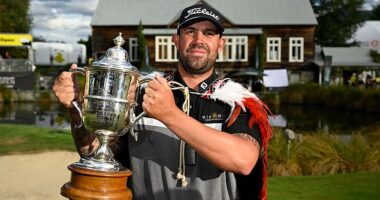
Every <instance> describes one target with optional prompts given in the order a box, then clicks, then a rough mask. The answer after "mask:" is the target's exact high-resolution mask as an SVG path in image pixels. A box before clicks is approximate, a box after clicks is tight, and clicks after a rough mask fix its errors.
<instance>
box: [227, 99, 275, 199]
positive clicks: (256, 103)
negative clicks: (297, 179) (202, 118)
mask: <svg viewBox="0 0 380 200" xmlns="http://www.w3.org/2000/svg"><path fill="white" fill-rule="evenodd" d="M242 102H243V104H244V106H245V108H246V109H248V110H249V111H250V113H251V116H250V118H249V121H248V125H249V127H250V128H252V127H253V126H254V125H255V124H257V125H258V127H259V130H260V134H261V147H262V150H263V151H264V155H263V157H262V161H263V165H264V167H263V172H262V181H263V184H262V188H261V194H260V199H262V200H265V199H267V192H266V185H267V159H268V155H267V149H268V144H269V140H270V138H271V137H272V129H271V127H270V124H269V120H268V113H269V114H272V113H271V111H270V110H269V108H268V106H267V105H265V104H264V103H263V102H262V101H260V100H258V99H254V98H244V100H243V101H242ZM235 105H236V107H235V110H233V112H232V115H231V118H230V119H229V120H228V123H227V126H230V125H231V124H232V123H233V122H234V121H235V120H236V118H237V117H238V115H239V114H240V112H241V109H242V108H241V107H240V106H239V105H238V104H235Z"/></svg>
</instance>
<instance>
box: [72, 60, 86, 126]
mask: <svg viewBox="0 0 380 200" xmlns="http://www.w3.org/2000/svg"><path fill="white" fill-rule="evenodd" d="M69 72H72V73H73V74H81V75H83V76H85V75H86V72H85V69H84V68H82V67H78V68H76V69H69ZM71 104H73V106H74V108H75V109H77V111H78V113H79V116H80V118H81V123H80V124H79V125H77V128H79V127H81V126H83V112H82V108H81V107H82V106H81V105H80V104H79V103H78V102H77V101H75V100H74V101H72V102H71Z"/></svg>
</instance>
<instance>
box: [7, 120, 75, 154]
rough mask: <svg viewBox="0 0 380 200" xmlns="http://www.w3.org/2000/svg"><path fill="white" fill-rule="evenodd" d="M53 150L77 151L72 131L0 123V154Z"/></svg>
mask: <svg viewBox="0 0 380 200" xmlns="http://www.w3.org/2000/svg"><path fill="white" fill-rule="evenodd" d="M51 150H67V151H75V146H74V142H73V140H72V138H71V133H70V131H62V130H55V129H50V128H39V127H36V126H30V125H15V124H0V155H7V154H17V153H33V152H42V151H51Z"/></svg>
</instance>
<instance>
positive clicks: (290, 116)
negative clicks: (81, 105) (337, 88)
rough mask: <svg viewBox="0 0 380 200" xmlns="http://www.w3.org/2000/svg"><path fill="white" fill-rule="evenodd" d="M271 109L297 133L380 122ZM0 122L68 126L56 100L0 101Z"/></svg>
mask: <svg viewBox="0 0 380 200" xmlns="http://www.w3.org/2000/svg"><path fill="white" fill-rule="evenodd" d="M272 112H273V113H274V117H271V124H272V125H273V126H277V127H283V128H290V129H292V130H294V131H295V132H297V133H307V132H311V131H312V132H315V131H323V132H334V133H341V134H350V133H352V132H354V131H356V130H361V129H363V128H368V127H370V126H374V125H379V124H380V113H368V112H358V111H347V110H338V109H331V108H324V107H321V106H310V105H308V106H301V105H286V106H281V107H280V108H278V109H272ZM0 123H14V124H28V125H36V126H39V127H50V128H55V129H67V130H69V129H70V121H69V118H68V113H67V112H66V110H65V108H63V106H61V105H60V104H58V103H55V104H50V105H43V104H35V103H22V104H13V105H3V104H0Z"/></svg>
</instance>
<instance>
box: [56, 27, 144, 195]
mask: <svg viewBox="0 0 380 200" xmlns="http://www.w3.org/2000/svg"><path fill="white" fill-rule="evenodd" d="M124 42H125V40H124V39H123V38H122V37H121V33H119V36H117V37H116V38H115V39H114V43H115V46H114V47H112V48H110V49H108V50H107V52H106V54H105V56H104V57H103V58H102V59H101V60H99V61H95V62H93V64H92V67H84V68H77V69H74V70H72V72H74V73H79V74H82V75H84V76H85V87H84V102H83V105H82V106H80V105H79V104H78V103H77V102H73V105H74V107H75V108H76V109H77V110H78V111H79V113H80V116H81V118H82V125H84V126H85V128H86V129H87V131H89V132H94V133H95V134H96V137H97V138H98V139H99V142H100V146H99V148H98V149H97V150H96V151H95V153H93V154H91V155H90V156H88V157H82V158H81V159H80V160H79V161H78V162H76V163H74V164H72V165H70V166H69V169H70V170H71V171H72V176H71V182H69V183H66V184H65V185H64V186H63V187H62V188H61V194H62V195H63V196H65V197H67V198H70V199H75V197H76V196H78V194H79V193H81V194H82V195H83V191H84V190H88V191H89V192H88V194H85V195H87V197H86V198H88V199H93V197H89V196H88V195H90V193H93V192H94V190H97V189H96V188H95V189H94V188H91V187H90V186H88V183H87V182H88V181H90V180H91V182H92V183H91V184H90V185H92V186H94V183H93V182H96V183H99V185H100V186H95V187H98V190H99V191H101V192H100V193H101V194H102V195H103V196H104V194H105V193H104V191H107V188H111V190H112V191H111V192H108V194H107V195H105V196H106V197H105V198H106V199H112V198H109V197H110V195H111V194H112V195H115V193H117V195H119V196H117V195H116V197H115V199H118V198H122V199H125V198H126V197H124V196H120V193H123V192H120V191H122V190H125V189H126V190H127V193H128V194H127V196H128V195H131V194H130V190H129V189H128V188H126V179H127V178H126V177H127V176H130V175H131V172H130V171H129V170H128V169H126V168H124V167H123V166H122V165H121V164H120V163H119V162H118V161H116V160H115V159H114V158H113V155H112V151H111V150H110V148H109V142H110V141H112V140H114V139H115V138H117V137H118V136H120V135H122V134H125V133H126V132H127V131H128V130H129V129H130V131H131V134H132V135H134V129H133V126H134V124H135V123H136V121H138V120H139V119H140V118H141V117H142V116H143V115H144V114H145V113H144V112H142V113H141V114H140V115H139V116H137V117H135V114H134V107H135V106H136V98H137V90H138V87H139V85H140V84H142V83H144V82H147V81H149V80H150V79H151V78H146V77H148V76H146V77H142V76H141V75H140V74H139V71H138V69H137V68H136V67H134V66H132V65H131V64H130V62H129V61H128V60H129V59H128V53H127V51H125V50H124V49H123V48H122V47H121V46H122V45H123V44H124ZM110 177H118V179H120V180H121V181H120V180H119V182H120V185H119V186H116V188H117V189H115V190H114V189H112V188H115V187H114V186H113V185H112V184H114V183H115V182H118V181H115V179H114V180H111V179H110ZM94 179H95V180H94ZM109 179H110V180H109ZM124 180H125V182H123V181H124ZM107 184H108V185H107ZM115 191H116V192H115ZM112 195H111V196H112ZM82 197H83V196H82ZM82 197H80V198H78V199H81V198H82ZM96 199H98V198H96Z"/></svg>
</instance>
